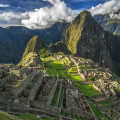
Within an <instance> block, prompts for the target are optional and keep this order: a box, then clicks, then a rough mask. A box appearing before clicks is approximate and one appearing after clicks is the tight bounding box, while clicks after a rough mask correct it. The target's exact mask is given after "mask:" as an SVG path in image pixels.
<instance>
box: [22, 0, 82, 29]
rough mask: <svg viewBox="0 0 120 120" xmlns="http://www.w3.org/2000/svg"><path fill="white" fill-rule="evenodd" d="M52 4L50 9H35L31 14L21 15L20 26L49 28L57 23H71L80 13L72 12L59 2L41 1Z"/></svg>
mask: <svg viewBox="0 0 120 120" xmlns="http://www.w3.org/2000/svg"><path fill="white" fill-rule="evenodd" d="M43 1H47V2H49V3H51V4H52V6H51V7H50V6H49V7H43V8H40V9H35V10H34V11H33V12H26V13H24V14H22V16H23V19H22V24H23V25H24V26H26V27H28V28H31V29H43V28H47V27H50V26H51V25H53V24H54V23H56V22H57V21H61V20H64V21H67V22H71V21H72V20H73V18H74V17H75V16H76V15H77V14H78V13H80V11H76V10H72V9H71V8H68V7H67V5H66V4H65V3H64V2H63V1H61V0H43Z"/></svg>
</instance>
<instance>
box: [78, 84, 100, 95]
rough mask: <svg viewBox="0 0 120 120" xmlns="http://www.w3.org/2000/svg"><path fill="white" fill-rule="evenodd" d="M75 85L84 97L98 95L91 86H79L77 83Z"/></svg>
mask: <svg viewBox="0 0 120 120" xmlns="http://www.w3.org/2000/svg"><path fill="white" fill-rule="evenodd" d="M76 84H77V86H78V87H79V88H80V89H81V91H82V92H83V93H84V95H85V96H88V97H91V96H94V95H99V94H100V92H99V91H97V90H96V89H95V88H94V87H93V85H87V84H79V83H76Z"/></svg>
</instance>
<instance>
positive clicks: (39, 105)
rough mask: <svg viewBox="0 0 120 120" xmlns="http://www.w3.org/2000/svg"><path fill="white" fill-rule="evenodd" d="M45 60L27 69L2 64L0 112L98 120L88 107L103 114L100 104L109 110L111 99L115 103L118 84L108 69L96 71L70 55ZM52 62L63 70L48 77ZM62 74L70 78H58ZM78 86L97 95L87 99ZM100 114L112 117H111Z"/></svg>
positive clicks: (85, 60) (67, 119) (96, 66)
mask: <svg viewBox="0 0 120 120" xmlns="http://www.w3.org/2000/svg"><path fill="white" fill-rule="evenodd" d="M45 59H48V61H47V62H46V61H43V62H41V63H39V64H34V63H29V65H28V66H26V65H25V66H22V65H18V66H17V65H9V66H7V69H6V70H5V69H3V68H5V66H2V64H1V68H0V110H4V111H6V112H8V113H10V114H22V113H31V114H36V115H40V116H44V115H47V116H58V117H59V118H60V119H64V120H72V119H73V120H74V116H77V117H80V118H84V119H90V120H92V119H94V120H97V119H98V118H97V116H96V114H95V113H94V110H93V109H92V107H91V104H95V105H96V107H98V108H99V109H100V111H101V112H102V109H103V108H104V106H102V105H101V103H102V102H106V101H109V102H111V104H110V105H108V107H109V108H112V107H111V106H112V104H113V103H112V99H116V100H117V101H118V97H117V94H116V91H115V89H117V88H119V83H118V82H117V81H115V80H114V79H113V73H112V72H111V71H110V70H109V69H108V68H103V67H99V65H98V64H96V63H95V62H93V61H92V60H90V59H84V58H80V57H72V56H69V55H57V56H56V55H54V56H53V55H52V56H51V57H48V58H45ZM54 61H58V62H59V63H60V64H61V65H60V66H63V68H59V67H56V68H55V70H56V71H58V73H57V74H56V75H55V74H50V72H49V70H48V69H49V66H48V64H47V63H49V62H54ZM47 67H48V68H47ZM46 68H47V69H46ZM50 69H51V70H52V68H51V67H50ZM61 70H63V71H64V73H65V75H66V76H67V74H68V76H69V77H66V76H65V77H64V76H63V75H61V74H59V72H60V71H61ZM71 75H77V76H78V78H79V79H80V80H79V79H78V80H76V81H74V80H72V79H71V78H70V76H71ZM80 85H81V86H82V85H83V86H91V87H90V88H89V90H90V91H91V92H92V91H94V90H95V91H96V94H93V95H90V96H89V95H88V96H86V95H85V91H84V90H83V89H81V87H80ZM116 104H117V103H116ZM116 104H115V105H116ZM118 104H119V102H118ZM113 105H114V104H113ZM102 114H104V115H105V116H107V117H110V118H112V117H113V115H112V116H110V115H109V114H110V113H106V112H102ZM116 116H117V117H116ZM118 116H119V114H114V119H115V120H117V118H118Z"/></svg>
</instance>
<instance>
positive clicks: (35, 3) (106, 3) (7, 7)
mask: <svg viewBox="0 0 120 120" xmlns="http://www.w3.org/2000/svg"><path fill="white" fill-rule="evenodd" d="M119 9H120V0H0V26H2V27H7V26H12V25H22V26H25V27H28V28H30V29H43V28H47V27H50V26H51V25H52V24H54V23H55V22H57V21H61V20H64V21H67V22H71V21H72V20H73V19H74V17H75V16H77V15H78V14H79V13H80V12H81V11H83V10H89V11H90V12H91V13H92V15H95V14H106V13H110V16H111V17H118V18H120V15H117V16H116V15H114V14H113V12H116V11H118V10H119Z"/></svg>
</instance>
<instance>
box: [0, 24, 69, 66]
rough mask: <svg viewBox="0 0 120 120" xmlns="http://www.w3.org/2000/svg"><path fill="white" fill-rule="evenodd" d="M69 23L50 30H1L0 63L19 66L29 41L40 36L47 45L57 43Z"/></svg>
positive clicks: (13, 28) (9, 28) (20, 28)
mask: <svg viewBox="0 0 120 120" xmlns="http://www.w3.org/2000/svg"><path fill="white" fill-rule="evenodd" d="M68 25H69V24H68V23H56V24H54V25H53V26H51V27H50V28H47V29H42V30H31V29H28V28H26V27H17V26H15V27H13V26H12V27H8V28H0V63H15V64H17V63H18V62H19V61H20V60H21V58H22V56H23V52H24V50H25V48H26V45H27V43H28V42H29V40H30V39H31V38H32V37H34V36H36V35H37V36H39V37H40V38H41V39H42V40H43V42H44V43H45V44H46V45H49V44H51V43H57V42H58V41H60V40H61V39H62V36H63V34H64V31H65V29H66V28H67V26H68Z"/></svg>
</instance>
